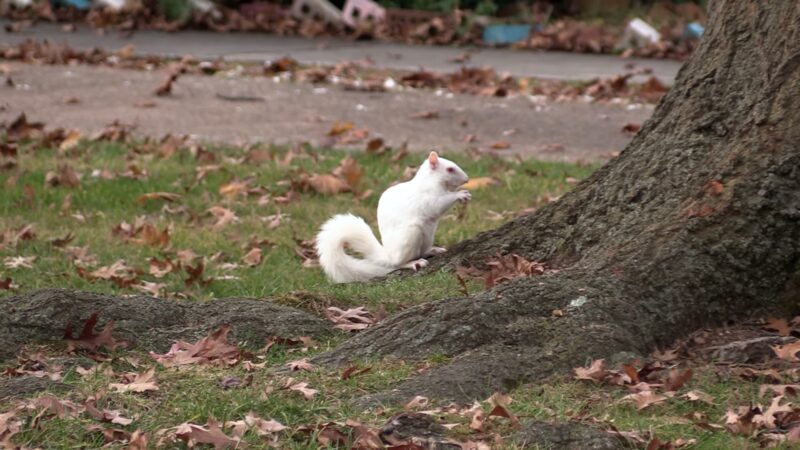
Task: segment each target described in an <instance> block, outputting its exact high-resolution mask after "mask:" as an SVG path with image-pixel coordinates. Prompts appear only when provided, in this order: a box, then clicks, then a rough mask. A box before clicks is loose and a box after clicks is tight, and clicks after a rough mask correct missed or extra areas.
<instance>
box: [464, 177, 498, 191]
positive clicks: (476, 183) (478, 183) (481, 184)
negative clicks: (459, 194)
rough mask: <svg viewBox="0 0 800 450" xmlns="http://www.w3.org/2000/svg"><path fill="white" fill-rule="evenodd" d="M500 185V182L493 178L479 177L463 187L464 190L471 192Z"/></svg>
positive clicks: (471, 179) (470, 180)
mask: <svg viewBox="0 0 800 450" xmlns="http://www.w3.org/2000/svg"><path fill="white" fill-rule="evenodd" d="M499 184H500V180H498V179H496V178H492V177H477V178H470V179H469V181H467V182H466V183H464V185H462V186H461V188H463V189H467V190H470V191H474V190H475V189H481V188H485V187H487V186H497V185H499Z"/></svg>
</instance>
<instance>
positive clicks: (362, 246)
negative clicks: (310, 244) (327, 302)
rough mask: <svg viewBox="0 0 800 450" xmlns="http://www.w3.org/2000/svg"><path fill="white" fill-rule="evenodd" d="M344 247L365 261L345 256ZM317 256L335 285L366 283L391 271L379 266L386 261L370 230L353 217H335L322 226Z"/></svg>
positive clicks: (361, 221) (341, 215)
mask: <svg viewBox="0 0 800 450" xmlns="http://www.w3.org/2000/svg"><path fill="white" fill-rule="evenodd" d="M345 245H347V246H349V247H350V248H351V249H352V250H353V251H356V252H358V253H360V254H361V255H363V257H364V259H357V258H354V257H352V256H350V255H348V254H347V252H345ZM317 255H318V256H319V264H320V265H321V266H322V270H323V271H325V274H327V275H328V278H330V279H331V280H332V281H334V282H336V283H350V282H353V281H367V280H369V279H371V278H375V277H380V276H383V275H386V274H388V273H389V272H391V271H392V268H391V267H388V266H384V265H381V264H380V263H379V261H384V260H385V259H386V258H384V250H383V246H381V243H380V242H378V239H377V238H376V237H375V235H374V234H373V233H372V229H371V228H370V227H369V225H367V223H366V222H364V219H362V218H360V217H356V216H354V215H352V214H338V215H336V216H333V217H332V218H331V219H329V220H328V221H327V222H325V224H323V225H322V229H321V230H320V232H319V234H318V235H317Z"/></svg>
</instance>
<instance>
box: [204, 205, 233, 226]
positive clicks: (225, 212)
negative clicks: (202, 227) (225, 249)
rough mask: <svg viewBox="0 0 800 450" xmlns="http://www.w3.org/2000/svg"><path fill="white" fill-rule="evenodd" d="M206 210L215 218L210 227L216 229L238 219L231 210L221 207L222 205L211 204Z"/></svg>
mask: <svg viewBox="0 0 800 450" xmlns="http://www.w3.org/2000/svg"><path fill="white" fill-rule="evenodd" d="M207 212H209V213H211V215H213V216H214V218H215V219H216V222H214V225H213V226H212V227H213V228H214V229H217V230H218V229H221V228H224V227H226V226H228V225H230V224H231V223H233V222H238V221H239V218H238V217H237V216H236V214H235V213H234V212H233V211H231V210H230V209H228V208H223V207H222V206H212V207H211V208H208V210H207Z"/></svg>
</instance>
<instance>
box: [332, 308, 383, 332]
mask: <svg viewBox="0 0 800 450" xmlns="http://www.w3.org/2000/svg"><path fill="white" fill-rule="evenodd" d="M325 316H326V317H327V318H328V320H330V321H331V322H333V323H335V324H336V325H335V326H334V328H337V329H340V330H344V331H356V330H363V329H365V328H367V327H369V326H370V325H373V324H374V323H375V317H374V316H373V315H372V314H371V313H370V312H369V311H367V310H366V308H364V307H363V306H359V307H358V308H350V309H348V310H346V311H345V310H343V309H340V308H337V307H335V306H331V307H329V308H328V309H326V310H325Z"/></svg>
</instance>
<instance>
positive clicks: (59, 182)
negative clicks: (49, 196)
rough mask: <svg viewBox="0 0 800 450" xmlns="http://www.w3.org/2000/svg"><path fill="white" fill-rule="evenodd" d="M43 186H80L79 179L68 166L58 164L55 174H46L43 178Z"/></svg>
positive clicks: (51, 172)
mask: <svg viewBox="0 0 800 450" xmlns="http://www.w3.org/2000/svg"><path fill="white" fill-rule="evenodd" d="M44 184H45V186H52V187H56V186H66V187H69V188H75V187H78V186H79V185H80V184H81V180H80V177H78V174H77V173H76V172H75V169H73V168H72V166H70V165H69V164H59V166H58V171H57V172H53V171H50V172H47V173H46V174H45V176H44Z"/></svg>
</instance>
